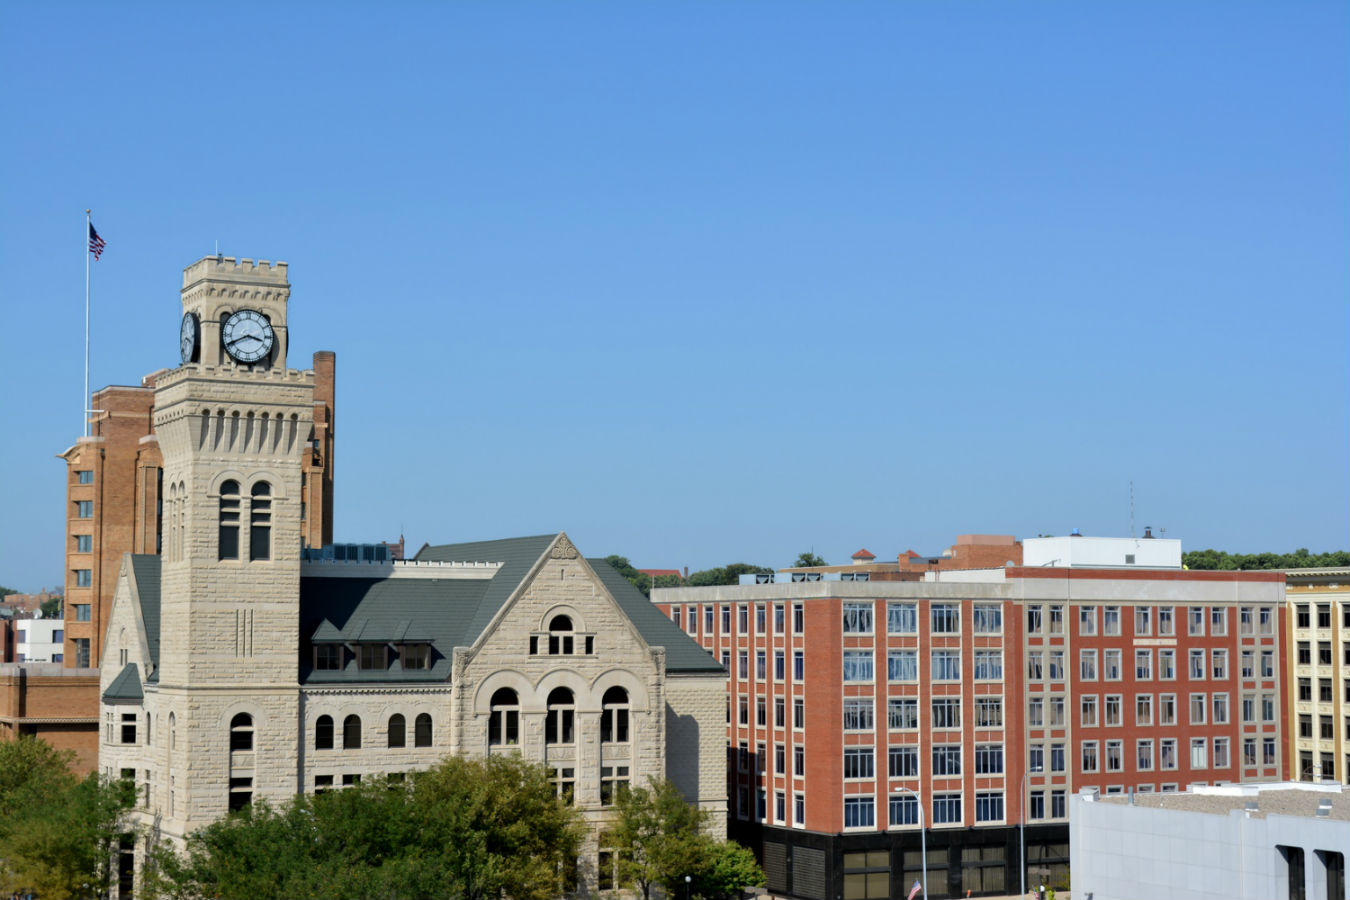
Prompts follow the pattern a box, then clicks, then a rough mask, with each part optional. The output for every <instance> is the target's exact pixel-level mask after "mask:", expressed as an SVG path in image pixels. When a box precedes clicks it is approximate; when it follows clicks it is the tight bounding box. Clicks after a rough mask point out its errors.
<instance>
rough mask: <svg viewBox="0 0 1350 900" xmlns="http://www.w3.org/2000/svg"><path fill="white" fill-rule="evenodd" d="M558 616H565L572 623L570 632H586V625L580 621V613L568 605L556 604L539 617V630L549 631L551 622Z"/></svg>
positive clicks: (583, 621) (582, 620)
mask: <svg viewBox="0 0 1350 900" xmlns="http://www.w3.org/2000/svg"><path fill="white" fill-rule="evenodd" d="M558 616H567V617H568V618H569V619H570V620H571V621H572V629H571V630H572V631H585V630H586V623H585V620H584V619H582V616H581V611H580V610H578V609H577V608H576V607H575V606H572V605H571V604H569V603H557V604H554V605H553V606H551V607H549V608H548V611H547V612H545V613H544V614H543V615H542V616H540V617H539V630H540V631H551V630H552V627H551V626H552V624H553V620H554V619H555V618H557V617H558Z"/></svg>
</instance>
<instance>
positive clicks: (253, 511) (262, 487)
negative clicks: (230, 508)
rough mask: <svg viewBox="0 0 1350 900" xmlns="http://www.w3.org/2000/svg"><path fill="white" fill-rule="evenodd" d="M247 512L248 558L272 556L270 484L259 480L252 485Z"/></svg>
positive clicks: (267, 557)
mask: <svg viewBox="0 0 1350 900" xmlns="http://www.w3.org/2000/svg"><path fill="white" fill-rule="evenodd" d="M252 493H253V496H252V497H250V498H249V499H250V504H249V513H248V558H249V559H271V558H272V486H271V485H270V484H268V483H267V482H265V481H260V482H258V483H257V484H255V485H254V486H253V492H252Z"/></svg>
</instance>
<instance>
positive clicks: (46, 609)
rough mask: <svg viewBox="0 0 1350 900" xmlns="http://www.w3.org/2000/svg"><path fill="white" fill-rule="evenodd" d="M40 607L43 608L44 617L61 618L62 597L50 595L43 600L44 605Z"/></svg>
mask: <svg viewBox="0 0 1350 900" xmlns="http://www.w3.org/2000/svg"><path fill="white" fill-rule="evenodd" d="M39 608H40V609H41V610H42V618H44V619H56V618H59V617H60V615H61V598H60V597H48V598H47V599H46V600H43V601H42V606H41V607H39Z"/></svg>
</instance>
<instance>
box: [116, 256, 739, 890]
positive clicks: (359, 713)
mask: <svg viewBox="0 0 1350 900" xmlns="http://www.w3.org/2000/svg"><path fill="white" fill-rule="evenodd" d="M289 294H290V285H289V284H288V282H287V269H286V265H285V264H284V263H277V264H275V265H269V264H267V263H266V262H259V263H253V262H252V261H250V260H240V261H237V262H236V261H235V260H233V259H230V258H216V257H211V258H207V259H203V260H201V261H199V262H197V263H195V264H193V265H192V266H189V267H188V268H187V270H186V271H185V273H184V287H183V295H182V302H183V312H184V319H183V348H182V359H183V364H182V365H181V366H180V367H179V368H177V369H174V370H172V371H169V372H166V373H164V374H162V375H160V376H159V377H158V378H157V379H156V381H155V387H154V403H153V409H154V427H155V433H156V435H157V437H158V442H159V446H160V451H161V453H162V455H163V478H162V485H163V487H162V496H163V512H162V520H163V526H162V545H161V552H160V554H159V555H149V554H141V555H132V554H128V555H126V556H124V557H123V559H122V562H121V565H120V569H119V572H118V578H117V584H116V588H115V591H114V599H113V603H112V610H111V613H110V615H109V621H108V628H107V634H106V643H107V652H106V654H105V657H104V665H103V667H102V678H101V686H100V688H101V695H102V697H101V700H102V702H101V710H100V716H101V724H102V727H101V729H100V745H99V764H100V766H101V768H102V770H103V771H104V772H105V773H106V774H109V775H112V776H118V775H121V776H124V777H130V778H134V779H135V781H136V783H137V785H138V788H139V790H138V800H137V803H138V806H137V810H136V817H137V818H138V819H139V821H140V823H141V824H142V825H144V826H145V829H144V831H145V835H146V836H147V839H149V837H150V836H152V835H153V836H157V837H158V838H160V839H167V840H170V841H174V842H181V841H182V839H183V838H184V837H185V836H186V835H187V834H189V833H191V832H192V831H193V830H195V829H198V828H200V827H202V826H204V825H206V824H209V823H210V822H212V821H214V820H215V819H217V818H219V817H221V816H223V815H225V814H226V813H227V812H228V811H229V810H230V809H235V808H238V807H240V806H242V805H244V804H247V803H249V802H252V800H254V799H255V798H266V799H268V800H270V801H273V802H279V801H284V800H285V799H286V798H288V797H290V796H292V795H294V794H295V793H297V792H305V791H322V790H327V789H331V788H340V787H342V786H343V785H348V784H352V783H355V782H357V781H359V780H363V779H369V778H372V777H389V776H392V777H400V773H406V772H408V771H411V770H415V769H420V768H426V767H428V766H430V765H432V764H433V763H434V762H435V761H436V760H438V759H439V758H440V757H442V756H444V755H446V754H449V753H460V754H471V755H484V754H491V753H509V754H519V755H522V756H524V757H525V758H527V759H532V760H538V761H540V762H543V763H545V764H546V765H548V766H549V767H550V768H551V769H552V771H553V773H554V779H555V782H556V784H557V786H558V790H559V793H560V794H564V795H566V796H568V797H570V798H572V802H573V803H575V805H576V806H577V807H579V808H580V809H581V810H582V812H583V815H584V816H585V817H586V818H587V819H588V820H589V821H590V822H592V823H593V825H594V826H595V827H594V828H593V829H592V831H591V838H590V840H589V842H588V844H587V845H586V847H585V852H584V855H583V857H582V859H581V860H580V861H579V875H580V883H581V885H582V890H583V893H585V892H589V891H591V890H593V889H594V887H595V886H596V884H597V883H598V881H599V880H600V879H599V872H598V871H597V868H598V864H599V861H600V859H601V853H602V851H603V849H604V848H601V847H600V846H599V845H598V837H597V835H598V834H599V832H600V830H601V828H600V826H601V823H603V821H604V820H605V819H606V817H607V815H608V811H607V807H609V806H610V805H612V802H613V798H614V792H615V791H616V789H617V788H618V787H619V786H620V785H622V784H624V783H641V782H644V781H645V780H646V779H647V778H648V777H649V776H656V777H661V776H665V777H669V778H671V779H672V780H673V781H675V783H676V784H677V785H678V786H679V787H680V788H681V789H682V790H683V791H684V793H685V795H686V796H687V797H689V798H690V799H691V800H695V801H697V802H698V803H700V804H701V805H703V806H704V807H706V808H708V809H709V810H710V811H711V812H712V813H713V818H714V821H715V823H716V827H717V830H718V831H719V832H720V833H725V821H726V779H725V759H726V757H725V734H724V727H725V723H724V717H725V708H726V707H725V702H726V701H725V673H724V671H723V670H722V667H721V665H720V664H718V663H717V662H716V661H715V660H714V659H713V658H712V657H710V656H709V655H708V654H707V653H706V652H705V651H703V650H702V649H701V648H700V647H699V646H698V645H697V644H695V643H694V642H693V641H692V640H690V639H689V638H688V637H687V636H686V635H684V634H683V633H682V632H681V631H680V630H679V628H677V627H676V626H675V625H673V624H672V623H671V622H670V621H669V620H668V619H666V618H665V617H664V616H662V615H661V614H660V613H659V612H658V611H657V610H655V609H654V608H653V607H652V606H651V604H650V603H648V602H647V600H646V598H644V597H643V596H642V595H641V594H640V593H638V592H637V591H636V590H635V589H633V588H632V586H631V585H629V584H628V582H627V581H625V580H624V579H623V578H622V577H621V576H619V575H618V573H617V572H615V571H614V570H613V568H612V567H610V566H609V565H608V564H606V563H605V562H604V561H603V560H601V561H588V560H586V559H584V558H583V557H582V556H581V554H580V553H579V552H578V551H577V549H576V548H575V547H574V546H573V545H572V543H571V541H570V540H569V539H568V538H567V536H566V535H565V534H561V533H558V534H549V535H540V536H536V537H526V538H515V539H509V540H500V541H487V542H481V543H469V544H452V545H444V546H425V547H423V548H422V550H421V551H419V552H418V554H417V555H416V558H415V559H412V560H407V561H403V560H394V559H390V558H388V554H387V552H386V551H387V548H385V547H383V546H381V545H369V546H360V545H343V546H340V547H328V548H323V549H321V550H315V549H309V550H306V549H302V529H303V519H302V507H303V505H304V504H303V503H302V502H301V497H302V494H301V490H302V485H303V484H304V480H303V478H302V470H303V468H304V466H305V463H306V459H307V457H308V453H309V451H310V450H311V448H312V441H313V439H314V438H313V434H314V418H313V409H314V397H315V391H316V377H315V372H314V371H309V370H306V371H298V370H294V369H288V368H286V350H287V346H286V344H287V337H286V336H287V330H286V313H287V303H288V300H289ZM677 747H678V748H679V752H678V753H675V752H672V753H669V754H668V753H667V749H668V748H677ZM143 849H144V845H143V844H142V845H140V846H135V847H132V846H126V847H124V848H123V854H122V861H121V868H120V873H119V874H120V878H119V891H120V894H121V896H124V897H125V896H128V895H129V893H130V892H131V891H132V890H133V889H134V868H135V866H136V864H137V860H138V859H139V858H140V855H141V853H142V852H143Z"/></svg>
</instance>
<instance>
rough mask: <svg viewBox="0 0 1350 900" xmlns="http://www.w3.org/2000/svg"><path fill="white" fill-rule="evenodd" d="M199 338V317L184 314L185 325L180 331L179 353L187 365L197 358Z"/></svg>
mask: <svg viewBox="0 0 1350 900" xmlns="http://www.w3.org/2000/svg"><path fill="white" fill-rule="evenodd" d="M197 336H198V332H197V315H196V314H195V313H184V314H183V325H182V327H180V328H179V329H178V352H179V355H181V356H182V357H183V362H185V363H190V362H192V361H193V360H195V359H196V358H197Z"/></svg>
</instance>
